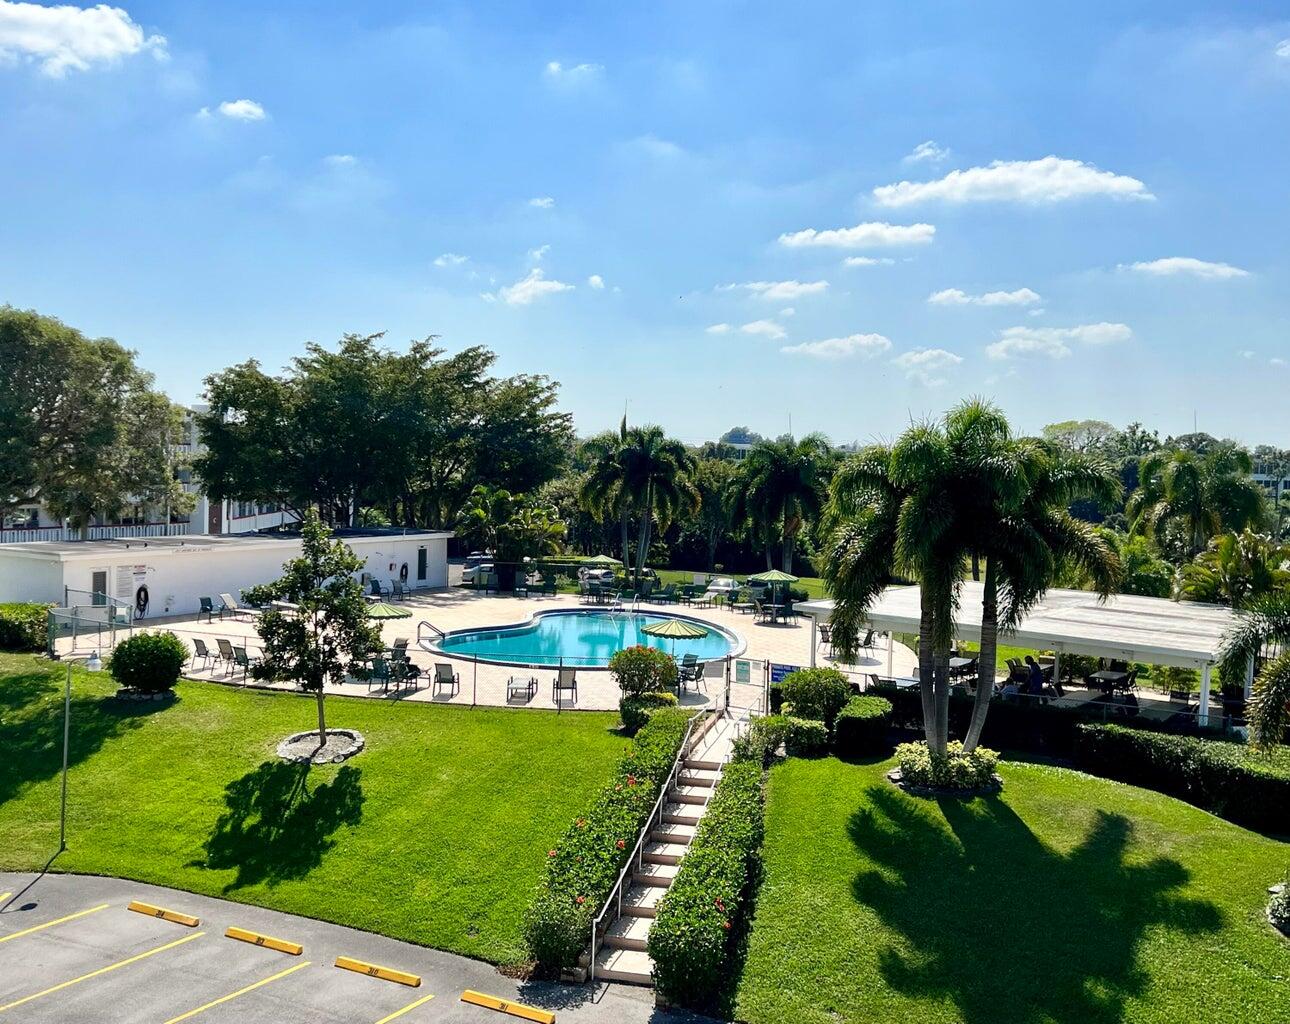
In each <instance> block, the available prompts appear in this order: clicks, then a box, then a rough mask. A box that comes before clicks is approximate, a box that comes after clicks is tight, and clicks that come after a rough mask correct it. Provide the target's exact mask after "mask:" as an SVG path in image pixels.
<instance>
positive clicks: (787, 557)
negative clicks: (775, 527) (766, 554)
mask: <svg viewBox="0 0 1290 1024" xmlns="http://www.w3.org/2000/svg"><path fill="white" fill-rule="evenodd" d="M795 541H796V538H795V537H794V536H793V535H792V534H789V533H786V534H784V551H783V565H784V571H785V572H786V573H788V574H789V575H792V572H793V545H794V542H795Z"/></svg>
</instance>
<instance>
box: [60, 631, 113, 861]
mask: <svg viewBox="0 0 1290 1024" xmlns="http://www.w3.org/2000/svg"><path fill="white" fill-rule="evenodd" d="M77 660H79V659H75V658H68V659H67V682H66V684H65V685H64V686H63V795H62V798H61V799H60V801H59V806H58V852H59V853H62V852H63V851H64V850H66V849H67V751H68V747H69V745H70V744H69V741H70V739H71V735H72V662H73V661H77ZM85 667H86V668H87V669H89V670H90V671H91V672H97V671H98V670H99V669H101V668H102V667H103V661H102V660H101V659H100V658H99V652H98V651H95V652H94V653H93V654H91V655H90V656H89V657H88V658H86V659H85Z"/></svg>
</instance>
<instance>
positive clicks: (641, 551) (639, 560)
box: [636, 485, 654, 590]
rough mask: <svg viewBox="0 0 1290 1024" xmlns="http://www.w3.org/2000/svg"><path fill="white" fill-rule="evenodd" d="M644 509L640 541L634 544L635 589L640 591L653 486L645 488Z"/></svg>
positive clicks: (651, 523)
mask: <svg viewBox="0 0 1290 1024" xmlns="http://www.w3.org/2000/svg"><path fill="white" fill-rule="evenodd" d="M643 504H644V507H643V508H642V509H641V532H640V539H639V540H638V541H637V542H636V589H637V590H639V589H640V585H641V571H642V570H643V569H644V568H645V556H646V555H647V554H649V534H650V527H651V526H652V525H653V515H652V512H653V505H654V489H653V485H647V486H646V488H645V501H644V503H643Z"/></svg>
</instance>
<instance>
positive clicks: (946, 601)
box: [935, 593, 954, 754]
mask: <svg viewBox="0 0 1290 1024" xmlns="http://www.w3.org/2000/svg"><path fill="white" fill-rule="evenodd" d="M952 612H953V608H952V606H951V603H950V596H949V594H948V593H947V594H942V595H938V600H937V602H936V619H937V622H936V626H937V629H936V634H937V642H936V747H935V750H936V752H937V753H938V754H944V753H945V747H946V745H947V744H948V743H949V738H950V643H951V642H952V639H953V635H954V634H953V625H952V623H951V619H952Z"/></svg>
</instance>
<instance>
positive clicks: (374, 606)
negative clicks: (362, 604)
mask: <svg viewBox="0 0 1290 1024" xmlns="http://www.w3.org/2000/svg"><path fill="white" fill-rule="evenodd" d="M367 617H368V618H369V619H410V618H412V613H411V612H410V611H408V610H407V609H406V608H396V607H395V606H394V605H392V604H387V603H386V602H384V601H374V602H372V603H371V604H369V605H368V606H367Z"/></svg>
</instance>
